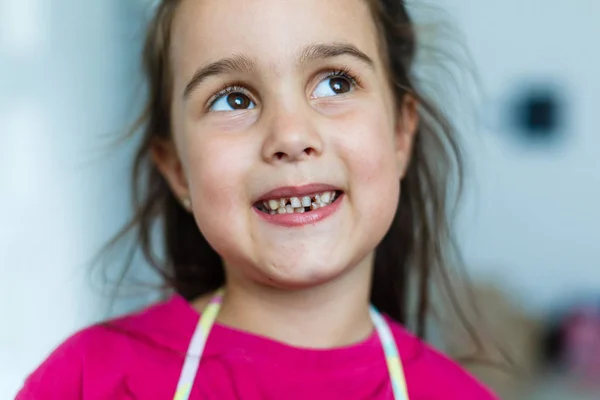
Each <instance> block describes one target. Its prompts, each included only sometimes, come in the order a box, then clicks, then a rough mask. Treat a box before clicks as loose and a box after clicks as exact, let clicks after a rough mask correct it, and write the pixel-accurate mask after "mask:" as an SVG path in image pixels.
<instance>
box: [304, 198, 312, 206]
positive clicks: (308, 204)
mask: <svg viewBox="0 0 600 400" xmlns="http://www.w3.org/2000/svg"><path fill="white" fill-rule="evenodd" d="M311 203H312V200H311V198H310V197H309V196H304V197H303V198H302V207H310V204H311Z"/></svg>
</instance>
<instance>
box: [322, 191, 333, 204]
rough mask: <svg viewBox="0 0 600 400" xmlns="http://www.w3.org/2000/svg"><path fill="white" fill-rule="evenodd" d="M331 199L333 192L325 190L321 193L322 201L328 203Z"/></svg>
mask: <svg viewBox="0 0 600 400" xmlns="http://www.w3.org/2000/svg"><path fill="white" fill-rule="evenodd" d="M330 201H331V192H325V193H323V194H322V195H321V202H322V203H323V204H327V203H329V202H330Z"/></svg>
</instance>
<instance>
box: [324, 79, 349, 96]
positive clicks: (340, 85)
mask: <svg viewBox="0 0 600 400" xmlns="http://www.w3.org/2000/svg"><path fill="white" fill-rule="evenodd" d="M329 86H330V87H331V90H333V91H334V92H335V94H344V93H348V92H349V91H350V90H351V89H352V85H351V84H350V82H348V80H347V79H346V78H342V77H339V78H332V79H331V80H330V81H329Z"/></svg>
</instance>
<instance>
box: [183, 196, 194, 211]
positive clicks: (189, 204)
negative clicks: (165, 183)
mask: <svg viewBox="0 0 600 400" xmlns="http://www.w3.org/2000/svg"><path fill="white" fill-rule="evenodd" d="M181 204H182V205H183V208H185V209H186V210H187V211H192V201H191V200H190V198H189V197H184V198H183V199H181Z"/></svg>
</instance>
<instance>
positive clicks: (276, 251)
mask: <svg viewBox="0 0 600 400" xmlns="http://www.w3.org/2000/svg"><path fill="white" fill-rule="evenodd" d="M170 69H171V72H172V84H173V91H172V104H171V112H172V121H173V125H172V129H173V137H174V144H175V146H174V148H171V150H169V146H166V147H165V146H161V148H160V149H158V148H156V149H155V152H154V156H155V160H156V162H157V164H158V166H159V168H160V169H161V171H162V172H163V174H164V175H165V176H166V178H167V180H168V181H169V183H170V184H171V187H172V188H173V190H174V192H175V193H176V195H177V196H179V197H180V198H184V197H189V198H190V199H191V202H192V207H193V213H194V216H195V219H196V221H197V224H198V226H199V228H200V230H201V231H202V233H203V234H204V236H205V237H206V239H207V240H208V241H209V243H210V244H211V245H212V246H213V247H214V249H215V250H216V251H217V252H218V253H219V254H220V255H221V257H222V258H223V260H224V262H225V265H226V268H227V272H228V274H229V276H237V277H240V276H243V277H245V278H250V279H253V280H257V281H259V282H261V283H268V284H270V285H275V286H278V287H290V288H291V287H294V288H297V287H303V286H310V285H315V284H319V283H323V282H326V281H328V280H331V279H333V278H335V277H338V276H340V275H342V274H343V273H345V272H348V271H350V270H351V269H352V268H354V267H356V266H358V265H363V266H368V265H369V263H370V261H371V259H372V258H371V256H372V254H373V251H374V249H375V247H376V246H377V244H378V243H379V242H380V241H381V239H382V238H383V236H384V235H385V233H386V232H387V230H388V228H389V226H390V224H391V222H392V219H393V216H394V214H395V212H396V207H397V203H398V195H399V188H400V179H401V178H402V174H403V172H404V169H405V167H406V165H407V163H408V156H409V152H410V146H411V140H412V133H413V131H414V129H415V125H416V117H415V115H416V112H415V111H414V104H412V103H411V102H410V101H405V102H404V104H402V105H401V109H400V110H399V112H397V111H398V110H397V109H395V105H394V101H393V98H392V95H391V90H390V88H389V85H388V80H387V76H386V70H385V66H384V64H383V62H382V59H381V57H380V49H379V47H378V39H377V34H376V27H375V26H374V22H373V19H372V14H371V13H370V10H369V6H368V4H367V2H365V1H364V0H285V1H282V0H252V1H247V0H201V1H199V0H184V1H182V3H181V5H180V6H179V8H178V10H177V12H176V16H175V20H174V23H173V29H172V37H171V48H170ZM165 150H166V151H165ZM317 195H318V196H319V197H318V198H317ZM313 203H314V204H313ZM290 212H291V213H290Z"/></svg>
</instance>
